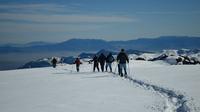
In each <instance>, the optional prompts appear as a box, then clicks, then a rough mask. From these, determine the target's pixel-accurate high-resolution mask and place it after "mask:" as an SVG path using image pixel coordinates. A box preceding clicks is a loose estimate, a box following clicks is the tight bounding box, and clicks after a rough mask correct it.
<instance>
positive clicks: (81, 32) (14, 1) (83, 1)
mask: <svg viewBox="0 0 200 112" xmlns="http://www.w3.org/2000/svg"><path fill="white" fill-rule="evenodd" d="M199 20H200V0H59V1H58V0H29V1H27V0H0V40H1V41H0V43H27V42H31V41H46V42H61V41H65V40H68V39H71V38H95V39H105V40H131V39H137V38H143V37H145V38H153V37H159V36H167V35H176V36H197V37H200V21H199Z"/></svg>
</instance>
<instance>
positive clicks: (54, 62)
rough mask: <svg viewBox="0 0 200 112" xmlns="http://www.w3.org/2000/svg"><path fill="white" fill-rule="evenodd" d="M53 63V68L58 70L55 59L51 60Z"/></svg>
mask: <svg viewBox="0 0 200 112" xmlns="http://www.w3.org/2000/svg"><path fill="white" fill-rule="evenodd" d="M51 63H52V65H53V68H56V63H57V60H56V58H55V57H54V58H53V59H52V60H51Z"/></svg>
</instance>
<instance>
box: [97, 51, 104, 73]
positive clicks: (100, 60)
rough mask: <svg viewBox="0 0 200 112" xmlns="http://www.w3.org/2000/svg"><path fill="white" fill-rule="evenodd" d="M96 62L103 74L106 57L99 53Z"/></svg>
mask: <svg viewBox="0 0 200 112" xmlns="http://www.w3.org/2000/svg"><path fill="white" fill-rule="evenodd" d="M98 60H99V63H100V65H101V71H102V72H104V65H105V61H106V56H105V55H104V54H103V53H101V54H100V56H99V59H98Z"/></svg>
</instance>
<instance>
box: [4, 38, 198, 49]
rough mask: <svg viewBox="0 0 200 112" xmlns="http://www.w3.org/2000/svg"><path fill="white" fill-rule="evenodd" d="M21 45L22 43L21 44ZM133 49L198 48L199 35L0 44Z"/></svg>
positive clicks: (44, 47)
mask: <svg viewBox="0 0 200 112" xmlns="http://www.w3.org/2000/svg"><path fill="white" fill-rule="evenodd" d="M21 46H22V45H21ZM120 48H124V49H135V50H142V51H161V50H163V49H182V48H185V49H200V37H187V36H163V37H159V38H142V39H136V40H128V41H105V40H100V39H70V40H67V41H64V42H60V43H54V44H53V43H45V42H31V43H28V44H25V45H24V47H16V46H12V45H9V46H8V45H7V46H1V47H0V53H8V52H52V51H81V52H83V51H98V50H101V49H108V50H119V49H120Z"/></svg>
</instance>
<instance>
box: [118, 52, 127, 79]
mask: <svg viewBox="0 0 200 112" xmlns="http://www.w3.org/2000/svg"><path fill="white" fill-rule="evenodd" d="M117 62H118V63H119V69H120V70H119V72H120V76H121V77H123V72H122V70H124V77H126V76H127V72H126V63H129V59H128V56H127V54H126V53H125V51H124V49H121V52H120V53H119V54H118V55H117Z"/></svg>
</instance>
